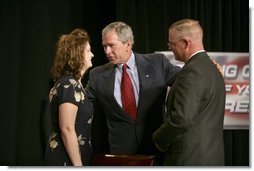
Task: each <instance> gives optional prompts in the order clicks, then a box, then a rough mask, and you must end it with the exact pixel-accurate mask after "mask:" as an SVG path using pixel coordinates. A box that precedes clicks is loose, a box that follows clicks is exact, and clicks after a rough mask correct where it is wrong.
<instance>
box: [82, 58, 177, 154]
mask: <svg viewBox="0 0 254 171" xmlns="http://www.w3.org/2000/svg"><path fill="white" fill-rule="evenodd" d="M134 55H135V60H136V65H137V70H138V74H139V75H138V76H139V84H140V92H139V102H138V114H137V119H136V122H133V121H132V120H131V118H130V117H129V116H128V114H126V113H125V112H124V111H123V110H122V108H121V107H120V106H119V104H118V103H117V101H116V100H115V98H114V82H115V65H113V64H111V63H107V64H105V65H103V66H99V67H96V68H94V69H93V70H91V71H90V76H89V81H88V86H87V88H86V91H87V95H88V97H89V98H90V99H91V101H92V102H93V103H94V104H95V110H96V111H97V112H96V113H95V115H94V119H93V124H92V128H93V129H92V130H93V131H92V142H93V148H94V151H95V153H100V152H104V153H105V152H108V151H107V150H105V149H104V148H105V147H104V146H103V145H104V144H106V143H107V142H106V141H105V140H104V138H105V129H106V128H105V127H104V126H103V125H105V122H104V123H103V122H102V120H103V118H106V122H107V123H106V124H107V129H108V130H107V131H108V137H107V138H108V142H109V146H110V153H114V154H135V153H136V154H137V153H141V154H153V153H154V152H155V151H156V150H155V146H154V143H153V141H152V134H153V132H154V131H155V130H156V129H157V128H158V127H159V126H160V125H161V124H162V119H163V112H164V104H165V96H166V91H167V85H172V83H173V82H174V80H175V79H176V76H177V73H178V72H179V70H180V67H176V66H173V65H172V64H170V63H169V61H168V60H167V59H166V58H165V56H164V55H162V54H146V55H144V54H137V53H134ZM99 109H102V111H103V112H102V111H101V110H99ZM102 113H103V114H102ZM104 114H105V115H104ZM105 116H106V117H105ZM107 131H106V132H107Z"/></svg>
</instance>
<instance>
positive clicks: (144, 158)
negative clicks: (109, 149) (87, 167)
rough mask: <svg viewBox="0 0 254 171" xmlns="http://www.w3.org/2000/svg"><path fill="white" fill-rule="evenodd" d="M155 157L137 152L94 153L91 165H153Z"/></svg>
mask: <svg viewBox="0 0 254 171" xmlns="http://www.w3.org/2000/svg"><path fill="white" fill-rule="evenodd" d="M154 162H155V157H154V156H150V155H138V154H128V155H126V154H124V155H119V154H117V155H114V154H95V156H94V158H93V162H92V165H93V166H153V165H154Z"/></svg>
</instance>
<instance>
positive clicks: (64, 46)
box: [44, 29, 94, 166]
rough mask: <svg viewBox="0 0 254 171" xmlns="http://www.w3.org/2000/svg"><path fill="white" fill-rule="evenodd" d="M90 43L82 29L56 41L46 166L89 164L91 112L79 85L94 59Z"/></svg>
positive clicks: (89, 104) (92, 110)
mask: <svg viewBox="0 0 254 171" xmlns="http://www.w3.org/2000/svg"><path fill="white" fill-rule="evenodd" d="M89 42H90V38H89V36H88V33H87V32H86V30H84V29H75V30H73V31H72V32H71V33H70V34H67V35H62V36H61V37H60V39H59V40H58V42H57V49H56V56H55V61H54V64H53V67H52V77H53V80H54V82H55V84H54V87H53V88H52V89H51V92H50V94H51V95H50V113H51V117H52V131H51V133H50V137H49V140H48V143H47V149H46V152H45V158H44V161H45V165H48V166H52V165H56V166H61V165H62V166H63V165H67V166H83V165H90V162H91V158H92V147H91V135H90V129H91V122H92V116H93V113H94V109H93V106H92V104H91V103H90V101H89V99H88V98H87V97H86V95H85V92H84V88H83V86H82V83H81V78H82V77H83V75H84V73H85V72H86V71H87V69H88V68H90V67H91V66H92V62H91V59H92V58H93V56H94V55H93V53H92V52H91V47H90V43H89Z"/></svg>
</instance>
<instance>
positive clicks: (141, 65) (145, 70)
mask: <svg viewBox="0 0 254 171" xmlns="http://www.w3.org/2000/svg"><path fill="white" fill-rule="evenodd" d="M135 57H136V65H137V70H138V76H139V101H138V114H137V122H138V121H139V120H140V119H141V118H142V116H141V115H140V114H142V113H144V112H142V110H144V109H143V108H144V107H145V105H144V103H145V101H146V100H149V99H146V98H144V96H145V94H146V91H145V90H147V89H149V87H150V86H151V81H152V77H153V74H152V72H151V68H152V67H151V66H150V63H148V62H147V61H146V60H145V59H144V58H143V57H142V56H141V55H140V54H136V53H135ZM140 106H142V108H140Z"/></svg>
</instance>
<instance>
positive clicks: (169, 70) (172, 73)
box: [162, 55, 181, 87]
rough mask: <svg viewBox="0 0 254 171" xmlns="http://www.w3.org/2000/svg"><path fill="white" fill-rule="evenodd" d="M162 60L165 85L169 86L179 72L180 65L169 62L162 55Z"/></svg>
mask: <svg viewBox="0 0 254 171" xmlns="http://www.w3.org/2000/svg"><path fill="white" fill-rule="evenodd" d="M162 61H163V66H164V75H165V80H166V82H167V85H168V86H170V87H171V86H172V85H173V83H174V81H175V80H176V77H177V75H178V73H179V72H180V70H181V67H179V66H176V65H173V64H171V63H170V62H169V60H168V59H167V58H166V57H165V56H164V55H163V58H162Z"/></svg>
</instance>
